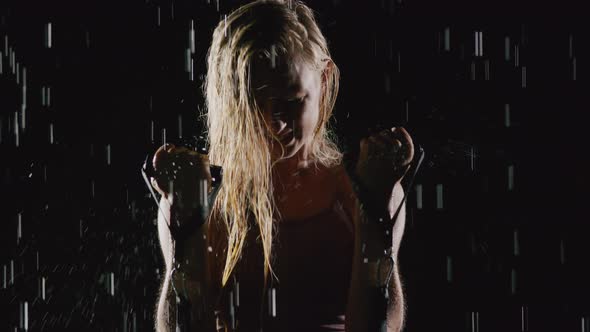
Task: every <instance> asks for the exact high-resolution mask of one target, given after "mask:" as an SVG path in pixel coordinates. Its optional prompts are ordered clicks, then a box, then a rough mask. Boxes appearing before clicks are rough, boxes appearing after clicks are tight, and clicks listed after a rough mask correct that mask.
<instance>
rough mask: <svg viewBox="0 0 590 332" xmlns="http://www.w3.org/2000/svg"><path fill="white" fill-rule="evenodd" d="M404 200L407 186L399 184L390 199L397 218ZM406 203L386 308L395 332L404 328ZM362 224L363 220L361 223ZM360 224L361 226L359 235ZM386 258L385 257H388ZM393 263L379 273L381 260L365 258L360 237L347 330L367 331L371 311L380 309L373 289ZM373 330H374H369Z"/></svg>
mask: <svg viewBox="0 0 590 332" xmlns="http://www.w3.org/2000/svg"><path fill="white" fill-rule="evenodd" d="M402 200H403V189H402V187H401V185H399V184H398V185H396V186H395V187H394V190H393V195H392V197H391V200H390V201H389V206H388V212H389V214H390V218H393V217H394V215H395V212H396V211H397V209H398V207H399V206H400V204H401V202H402ZM405 218H406V213H405V205H404V206H402V207H401V209H400V212H399V214H398V216H397V218H396V219H397V220H395V222H394V224H393V227H392V229H391V231H392V234H391V235H390V236H391V239H392V247H391V257H392V258H393V262H394V265H393V271H392V275H391V279H390V282H389V285H388V286H389V289H388V291H389V298H390V300H389V301H388V305H387V310H386V321H387V330H388V331H391V332H397V331H401V329H402V328H403V324H404V314H405V305H404V298H403V290H402V284H401V279H400V276H399V270H398V266H397V253H398V250H399V246H400V244H401V239H402V235H403V232H404V228H405ZM357 225H360V223H357ZM358 232H360V226H357V234H360V233H358ZM385 258H386V257H384V259H385ZM389 267H390V265H388V264H385V263H384V264H383V265H382V268H381V269H382V271H381V275H379V273H378V263H377V262H372V261H365V257H363V254H362V241H361V239H360V238H357V241H355V257H354V259H353V275H352V281H351V288H350V294H349V305H348V309H347V331H353V332H356V331H367V326H369V324H370V322H369V320H371V319H372V318H371V314H372V313H374V312H376V310H378V303H375V301H374V299H371V298H370V290H371V289H375V288H376V287H378V286H381V285H382V284H383V282H384V281H385V280H387V272H388V271H389ZM369 332H372V331H369Z"/></svg>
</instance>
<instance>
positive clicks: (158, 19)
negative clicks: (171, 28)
mask: <svg viewBox="0 0 590 332" xmlns="http://www.w3.org/2000/svg"><path fill="white" fill-rule="evenodd" d="M156 16H157V18H156V19H157V26H158V27H159V26H160V6H158V7H157V8H156Z"/></svg>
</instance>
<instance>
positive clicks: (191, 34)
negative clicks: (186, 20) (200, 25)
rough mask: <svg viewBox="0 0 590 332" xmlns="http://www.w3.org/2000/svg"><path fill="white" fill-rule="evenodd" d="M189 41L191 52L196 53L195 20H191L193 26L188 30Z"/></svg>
mask: <svg viewBox="0 0 590 332" xmlns="http://www.w3.org/2000/svg"><path fill="white" fill-rule="evenodd" d="M188 43H189V47H190V49H191V53H192V54H195V21H194V20H191V27H190V30H189V32H188Z"/></svg>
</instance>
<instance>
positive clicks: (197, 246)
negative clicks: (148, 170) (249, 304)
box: [156, 199, 213, 332]
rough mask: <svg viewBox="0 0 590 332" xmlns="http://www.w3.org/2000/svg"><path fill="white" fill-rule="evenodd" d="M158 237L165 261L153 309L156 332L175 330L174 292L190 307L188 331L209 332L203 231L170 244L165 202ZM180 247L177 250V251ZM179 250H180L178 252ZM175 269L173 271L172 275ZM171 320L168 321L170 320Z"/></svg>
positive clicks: (160, 213) (171, 241)
mask: <svg viewBox="0 0 590 332" xmlns="http://www.w3.org/2000/svg"><path fill="white" fill-rule="evenodd" d="M160 207H161V209H160V211H159V213H158V234H159V238H160V245H161V248H162V254H163V256H164V261H165V271H166V272H165V275H164V276H163V283H162V287H161V291H160V296H159V300H158V308H157V316H156V319H157V331H158V332H160V331H161V332H167V331H171V330H175V326H174V325H175V324H174V322H175V317H176V314H175V309H176V295H177V294H176V292H178V295H179V296H181V297H182V298H184V299H186V300H187V301H188V303H190V309H191V310H190V315H191V318H192V319H191V327H192V328H193V330H195V331H209V330H211V328H210V326H211V324H212V323H211V320H212V319H213V311H212V303H211V302H212V301H211V298H212V296H213V295H212V294H211V292H210V291H211V287H209V283H210V280H209V279H210V278H209V275H208V273H207V271H208V264H209V262H208V261H207V255H206V252H207V249H206V247H207V243H206V239H205V237H204V232H205V227H202V228H201V229H197V230H196V231H193V233H192V234H189V235H187V236H186V237H185V238H184V239H183V241H181V242H178V241H176V242H175V241H174V239H173V237H172V236H171V233H170V228H169V227H168V225H169V224H168V223H169V221H170V220H171V218H172V217H173V216H171V214H170V206H169V204H168V202H167V201H166V200H165V199H162V201H161V203H160ZM180 246H181V247H180ZM178 249H180V250H178ZM175 268H177V271H175V272H174V274H173V273H172V271H173V270H174V269H175ZM171 317H172V319H171Z"/></svg>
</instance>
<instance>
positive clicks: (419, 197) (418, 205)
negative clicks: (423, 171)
mask: <svg viewBox="0 0 590 332" xmlns="http://www.w3.org/2000/svg"><path fill="white" fill-rule="evenodd" d="M416 208H417V209H418V210H422V185H421V184H417V185H416Z"/></svg>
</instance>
